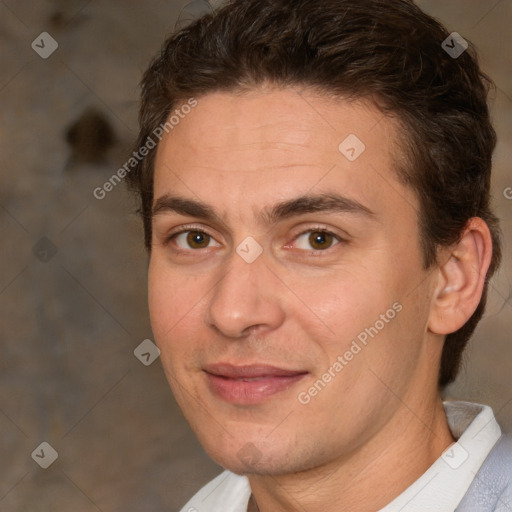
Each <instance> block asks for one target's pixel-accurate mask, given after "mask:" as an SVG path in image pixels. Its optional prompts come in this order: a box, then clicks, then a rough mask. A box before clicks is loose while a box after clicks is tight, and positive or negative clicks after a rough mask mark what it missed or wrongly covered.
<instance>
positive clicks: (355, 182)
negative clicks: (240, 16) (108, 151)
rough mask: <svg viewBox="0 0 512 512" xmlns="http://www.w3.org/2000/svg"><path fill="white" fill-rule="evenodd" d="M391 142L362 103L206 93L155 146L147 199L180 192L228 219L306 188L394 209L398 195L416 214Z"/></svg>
mask: <svg viewBox="0 0 512 512" xmlns="http://www.w3.org/2000/svg"><path fill="white" fill-rule="evenodd" d="M398 140H400V137H399V130H398V128H397V126H396V124H395V123H394V122H393V121H392V120H391V119H390V118H389V117H385V116H384V115H383V114H382V113H381V112H380V111H379V110H378V109H377V108H376V107H375V106H374V105H373V104H372V103H370V102H369V101H347V100H343V99H332V98H327V97H326V96H321V95H318V94H313V93H311V92H304V91H297V90H292V89H285V90H257V91H256V90H254V91H249V92H245V93H211V94H208V95H206V96H203V97H200V98H197V106H196V107H195V108H194V109H192V110H191V111H190V113H188V114H187V115H184V116H183V117H182V118H181V119H180V122H179V123H178V124H176V125H175V126H173V129H172V130H169V133H168V134H166V135H165V136H164V137H163V139H162V141H161V142H160V144H159V146H158V152H157V158H156V164H155V181H154V186H155V194H154V198H155V202H156V201H157V200H158V198H159V196H160V195H162V194H169V193H172V194H176V193H179V194H180V195H182V196H183V195H185V196H188V197H191V198H192V197H194V198H195V199H202V200H203V201H204V202H210V203H217V204H216V206H217V207H218V208H219V210H221V211H224V212H226V215H228V211H229V210H230V207H232V208H235V209H237V211H238V212H241V211H242V210H243V209H244V208H248V207H249V206H251V208H253V209H254V208H256V209H258V207H259V206H262V207H263V206H267V205H269V204H271V203H272V202H273V201H277V200H283V199H289V198H292V197H293V196H296V195H298V194H299V193H300V194H305V193H307V192H310V191H312V192H318V193H329V192H331V191H336V192H339V193H343V195H344V196H346V197H351V198H353V199H355V200H357V201H359V202H361V203H366V204H368V203H372V204H375V202H376V201H377V202H379V201H384V202H386V200H387V202H388V203H389V204H388V206H389V207H390V208H393V207H394V208H395V209H396V208H398V207H399V205H398V203H397V201H396V198H395V196H398V197H400V198H401V199H402V202H403V200H404V199H405V201H406V202H409V204H410V205H412V206H413V207H414V206H415V198H414V197H413V194H412V192H411V191H410V190H406V189H405V188H404V187H403V186H402V184H401V183H400V182H399V181H398V179H397V176H396V164H395V162H396V160H397V158H396V157H397V156H399V154H400V151H398V148H397V141H398ZM382 193H384V196H382ZM379 195H381V196H382V197H380V198H379V197H378V196H379ZM394 198H395V199H394ZM371 209H372V210H373V208H371ZM413 210H414V208H413Z"/></svg>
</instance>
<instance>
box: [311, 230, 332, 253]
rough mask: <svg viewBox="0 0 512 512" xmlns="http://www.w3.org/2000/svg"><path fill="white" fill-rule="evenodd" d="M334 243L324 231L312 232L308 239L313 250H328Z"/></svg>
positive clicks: (330, 235)
mask: <svg viewBox="0 0 512 512" xmlns="http://www.w3.org/2000/svg"><path fill="white" fill-rule="evenodd" d="M333 241H334V236H333V235H332V234H331V233H327V232H325V231H312V232H311V234H310V235H309V237H308V242H309V244H310V246H311V247H313V249H317V250H325V249H329V248H330V247H331V246H332V244H333Z"/></svg>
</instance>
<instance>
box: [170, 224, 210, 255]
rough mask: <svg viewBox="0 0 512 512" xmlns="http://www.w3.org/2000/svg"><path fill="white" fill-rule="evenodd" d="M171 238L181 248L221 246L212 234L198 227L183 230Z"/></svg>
mask: <svg viewBox="0 0 512 512" xmlns="http://www.w3.org/2000/svg"><path fill="white" fill-rule="evenodd" d="M169 240H173V243H174V244H176V245H177V246H178V247H179V249H182V250H188V251H190V250H191V249H196V250H198V249H206V248H209V247H212V246H215V247H220V244H219V243H217V242H216V241H215V239H214V238H213V237H212V236H211V235H209V234H208V233H205V232H204V231H200V230H197V229H195V230H186V231H181V232H180V233H176V234H174V235H172V236H171V237H170V238H169Z"/></svg>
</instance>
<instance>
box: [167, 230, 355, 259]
mask: <svg viewBox="0 0 512 512" xmlns="http://www.w3.org/2000/svg"><path fill="white" fill-rule="evenodd" d="M190 232H194V233H201V234H204V235H207V236H209V237H211V238H212V239H214V240H215V237H214V236H213V235H212V234H211V233H209V232H208V231H206V230H204V229H203V228H199V227H197V226H183V228H182V229H181V230H180V231H177V232H175V233H172V234H170V235H169V236H167V237H166V238H165V240H164V246H167V245H168V244H169V243H170V242H172V241H173V240H174V239H175V238H177V237H178V236H179V235H182V234H184V233H190ZM307 233H322V234H327V235H331V236H332V237H333V238H334V239H335V241H337V242H338V244H340V243H347V240H346V239H344V238H341V237H340V236H339V235H336V234H335V233H333V232H332V231H329V230H328V229H326V228H324V227H321V226H314V227H311V228H309V229H306V230H304V231H301V232H300V233H298V234H297V235H296V236H295V237H294V238H293V242H296V241H297V240H298V239H299V238H300V237H301V236H302V235H305V234H307ZM335 241H333V244H332V245H331V246H330V247H329V248H327V249H316V250H315V249H311V250H309V251H307V250H306V249H300V250H302V251H304V252H310V253H316V254H318V253H326V252H328V251H330V249H332V248H333V247H335V246H336V245H338V244H336V242H335ZM201 250H202V249H180V248H178V249H177V251H179V252H182V253H184V252H198V251H201Z"/></svg>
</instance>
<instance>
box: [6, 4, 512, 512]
mask: <svg viewBox="0 0 512 512" xmlns="http://www.w3.org/2000/svg"><path fill="white" fill-rule="evenodd" d="M418 4H419V5H420V6H421V7H422V8H423V9H424V10H425V11H427V12H428V13H430V14H432V15H434V16H435V17H437V18H439V19H441V20H442V21H443V22H444V23H445V24H446V26H447V28H448V29H449V30H450V32H451V31H456V32H459V33H460V34H461V35H462V36H464V37H465V38H467V39H469V40H471V41H472V42H473V43H474V44H475V45H476V47H477V49H478V50H479V52H480V58H481V62H482V66H483V68H484V70H485V71H487V73H488V74H489V75H490V76H491V77H492V78H493V79H494V81H495V82H496V84H497V90H496V93H495V94H493V96H492V98H491V102H492V111H493V116H494V121H495V127H496V129H497V132H498V135H499V139H500V142H499V144H498V148H497V150H496V153H495V175H494V179H493V195H494V205H495V208H496V211H497V214H498V216H499V217H500V218H501V219H502V221H503V224H502V227H503V232H504V254H505V257H504V263H503V265H502V268H501V271H500V273H499V275H498V276H497V277H496V278H495V279H494V281H493V283H492V286H491V289H490V297H489V306H488V310H487V314H486V316H485V319H484V320H483V321H482V322H481V323H480V326H479V328H478V330H477V332H476V334H475V336H474V338H473V340H472V342H471V344H470V347H469V349H468V351H467V354H466V358H465V363H464V369H463V371H462V373H461V375H460V377H459V379H458V380H457V382H456V383H455V384H454V385H452V386H451V387H450V388H449V390H448V397H449V398H463V399H468V400H472V401H477V402H483V403H487V404H489V405H491V406H492V407H493V408H494V411H495V414H496V416H497V418H498V421H499V422H500V423H501V425H502V427H503V429H504V430H505V431H507V432H509V433H512V386H511V377H510V376H511V373H512V364H511V363H512V344H511V341H510V338H511V336H510V334H511V330H512V314H511V313H512V277H511V257H510V255H511V252H512V251H511V247H510V245H511V237H512V226H511V220H512V188H509V187H512V172H511V171H510V161H511V155H512V52H511V51H510V50H511V48H512V32H511V31H510V26H511V24H512V0H451V1H450V2H445V1H444V0H421V1H418ZM209 8H210V7H209V6H208V4H207V2H206V0H204V1H203V0H201V1H197V0H196V1H195V2H193V3H189V2H187V1H176V0H167V1H164V0H147V1H145V2H140V1H136V0H109V1H107V0H96V1H91V0H89V1H87V0H41V1H37V2H36V1H34V0H32V1H28V0H0V59H1V72H0V119H1V124H0V129H1V132H0V155H1V160H2V165H1V166H0V177H1V180H2V181H1V187H0V234H1V244H0V251H1V265H0V312H1V322H0V329H1V331H0V457H1V460H2V464H1V466H0V510H1V511H2V512H4V511H5V512H19V511H24V512H25V511H35V510H37V511H38V512H50V511H52V512H54V511H60V510H73V512H89V511H91V512H92V511H102V512H118V511H119V512H121V511H123V512H131V511H142V510H144V511H147V510H151V511H154V512H156V511H175V510H179V509H180V507H181V506H183V504H184V503H185V502H186V501H187V499H188V498H189V497H190V496H191V495H192V494H193V493H194V492H195V491H196V490H197V489H198V488H199V487H201V486H202V485H203V484H204V483H206V482H207V481H208V480H209V479H211V478H212V477H213V476H214V475H216V474H217V473H219V472H220V471H221V468H219V467H218V466H216V465H215V464H214V463H213V462H211V461H210V460H209V458H208V457H207V456H206V455H205V453H204V452H203V451H202V449H201V447H200V446H199V444H198V442H197V441H196V440H195V437H194V435H193V434H192V432H191V430H190V428H189V427H188V425H187V424H186V422H185V420H184V419H183V417H182V415H181V413H180V411H179V409H178V407H177V406H176V403H175V401H174V398H173V397H172V395H171V393H170V391H169V388H168V385H167V382H166V380H165V377H164V374H163V371H162V368H161V365H160V361H159V359H157V360H156V361H155V362H154V363H153V364H150V365H148V366H146V365H144V364H142V362H141V361H140V360H139V359H137V358H136V357H135V356H134V350H135V349H136V348H137V347H138V346H139V345H140V343H141V342H142V341H143V340H145V339H152V334H151V328H150V325H149V322H148V312H147V305H146V266H147V256H146V254H145V251H144V249H143V243H142V231H141V226H140V223H139V220H138V218H137V216H136V215H135V213H134V211H135V208H136V206H135V203H134V201H133V199H132V198H130V196H129V195H128V193H127V191H126V189H125V187H124V184H122V183H121V184H119V185H118V186H116V187H113V190H111V191H109V192H108V193H107V194H106V195H105V197H104V198H102V199H98V198H96V197H94V195H93V191H94V190H95V189H96V188H97V187H101V186H102V185H103V183H104V182H105V181H106V180H107V179H108V178H110V176H112V174H113V173H115V172H116V171H117V169H118V168H119V167H120V166H122V165H123V164H124V162H125V161H126V159H127V156H128V154H129V151H130V148H131V145H132V143H133V141H134V139H135V136H136V133H137V108H138V94H139V91H138V83H139V80H140V77H141V74H142V72H143V70H144V69H145V68H146V66H147V64H148V62H149V60H150V58H151V57H152V56H153V55H154V54H155V53H156V52H157V51H158V50H159V48H160V45H161V43H162V42H163V40H164V38H165V37H166V36H167V35H169V34H170V33H171V32H172V31H173V30H174V29H175V27H176V26H182V25H183V24H185V23H187V22H188V21H189V20H190V19H192V18H194V17H195V16H197V15H199V14H201V13H202V12H204V11H206V10H208V9H209ZM43 442H47V443H49V444H50V445H51V447H53V449H55V450H56V451H57V452H58V459H57V460H56V461H55V462H54V463H53V464H52V465H51V466H50V467H49V468H47V469H43V468H41V467H40V465H39V464H40V463H44V461H43V459H44V460H45V461H48V460H50V459H49V457H50V458H51V454H52V452H51V450H50V449H49V448H48V447H47V446H46V445H43V446H41V443H43ZM41 450H43V451H41ZM43 453H44V457H43V455H41V454H43ZM38 454H39V458H38V457H37V455H38Z"/></svg>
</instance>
